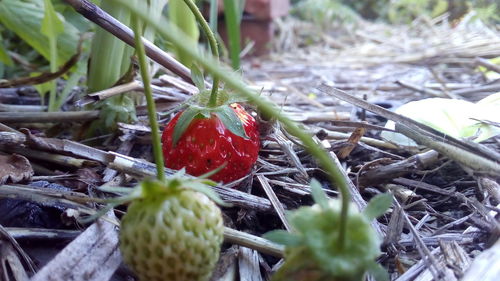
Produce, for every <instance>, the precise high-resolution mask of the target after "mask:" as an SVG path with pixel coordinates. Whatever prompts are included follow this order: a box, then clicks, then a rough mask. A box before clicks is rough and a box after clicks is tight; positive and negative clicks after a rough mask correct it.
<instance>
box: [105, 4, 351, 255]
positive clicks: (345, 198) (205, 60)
mask: <svg viewBox="0 0 500 281" xmlns="http://www.w3.org/2000/svg"><path fill="white" fill-rule="evenodd" d="M113 1H116V2H119V3H121V4H122V5H124V6H125V7H128V8H129V9H131V10H132V12H133V13H134V14H135V15H137V16H138V17H139V18H140V19H142V20H143V21H144V22H146V23H147V24H149V25H151V26H152V27H154V28H155V29H157V30H158V32H159V33H160V34H161V35H162V36H164V37H165V38H166V39H168V40H169V41H170V42H172V44H175V45H176V46H178V47H179V49H181V50H183V51H185V52H186V53H187V54H188V55H189V56H191V57H192V58H193V59H194V60H196V61H197V62H198V63H199V64H201V65H202V66H203V67H204V68H205V69H206V70H208V71H209V72H210V73H212V74H213V75H214V76H218V77H221V80H222V81H224V82H225V83H226V85H227V86H229V87H231V88H232V89H235V90H238V92H239V93H240V94H241V95H242V96H244V97H245V98H247V99H248V101H249V102H250V103H252V104H253V105H256V106H258V107H259V109H260V110H261V111H262V112H263V113H264V114H265V115H267V116H273V117H275V118H276V119H277V120H278V121H280V122H281V123H282V124H284V125H285V127H286V129H287V130H288V132H289V133H290V134H292V135H294V136H295V137H297V138H298V139H300V140H301V141H302V143H303V144H304V146H305V147H306V150H307V151H308V152H309V153H310V154H311V155H312V156H314V158H316V159H317V160H318V163H319V165H320V166H321V167H322V168H323V169H324V170H325V173H326V174H327V175H328V178H329V179H330V181H331V182H332V184H333V185H334V186H335V187H337V188H338V189H339V191H340V193H341V199H342V208H341V214H340V225H339V233H340V234H339V237H338V239H339V240H338V245H339V247H340V248H343V247H344V245H345V240H346V229H347V227H346V226H347V214H348V210H349V201H350V194H349V189H348V182H347V179H345V178H344V176H343V174H342V170H341V169H342V167H340V166H337V165H336V164H335V163H334V162H333V161H332V159H331V158H330V156H329V155H328V153H327V152H326V151H325V150H324V149H323V148H322V147H320V146H319V145H318V144H316V143H315V142H314V141H313V139H312V138H311V136H310V135H309V134H307V133H306V132H305V131H304V130H302V129H301V128H300V127H299V126H298V125H297V124H296V123H295V122H294V121H292V120H291V119H290V118H288V117H287V116H285V115H284V114H282V113H281V111H280V110H279V109H278V108H277V107H276V105H274V104H272V103H271V102H269V101H267V100H266V99H264V98H262V97H260V96H259V95H258V94H257V93H255V92H254V91H252V90H250V89H249V88H248V87H247V86H246V85H245V84H244V83H243V81H242V80H241V78H240V77H238V76H237V75H236V74H235V73H233V72H230V71H227V70H224V69H223V68H222V67H221V66H220V64H219V63H218V60H216V59H215V58H213V57H210V56H204V55H202V54H200V53H199V52H198V51H197V50H193V49H191V48H189V46H187V45H186V44H185V41H186V40H188V39H187V38H186V37H185V36H183V35H182V34H181V33H180V32H179V31H178V29H177V28H176V27H175V26H173V25H172V24H169V23H168V22H162V24H161V25H160V24H159V23H157V22H155V21H153V20H151V19H150V18H149V17H148V16H147V14H146V13H144V12H143V11H141V10H139V9H135V7H133V6H132V5H130V4H129V3H128V2H127V1H125V0H113Z"/></svg>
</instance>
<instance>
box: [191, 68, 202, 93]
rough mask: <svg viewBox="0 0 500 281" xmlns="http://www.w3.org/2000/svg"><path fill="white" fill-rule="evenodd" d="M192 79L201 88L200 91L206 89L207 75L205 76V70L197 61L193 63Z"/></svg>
mask: <svg viewBox="0 0 500 281" xmlns="http://www.w3.org/2000/svg"><path fill="white" fill-rule="evenodd" d="M191 79H192V80H193V82H194V84H195V85H196V87H197V88H198V90H200V92H202V91H205V90H206V87H205V77H203V72H202V70H201V68H200V67H199V66H198V65H197V64H196V63H193V64H192V65H191Z"/></svg>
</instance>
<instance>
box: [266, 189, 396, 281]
mask: <svg viewBox="0 0 500 281" xmlns="http://www.w3.org/2000/svg"><path fill="white" fill-rule="evenodd" d="M311 189H312V193H313V197H314V199H315V201H316V203H317V204H315V205H313V206H307V207H301V208H299V209H297V210H294V211H292V212H290V213H288V216H287V217H288V220H289V222H290V224H291V225H292V228H293V231H292V232H286V231H284V230H276V231H273V232H270V233H268V234H266V236H267V238H269V239H271V240H273V241H275V242H277V243H279V244H283V245H285V246H286V247H285V263H284V264H283V265H282V266H281V268H280V269H279V270H278V271H277V272H276V273H275V274H274V276H273V278H272V280H273V281H306V280H307V281H323V280H334V281H361V280H364V277H365V273H366V272H370V273H371V274H372V275H374V277H375V278H376V279H377V280H387V279H388V275H387V273H386V272H385V271H384V270H383V268H382V267H381V266H380V265H378V264H377V263H376V262H375V259H376V258H377V256H378V255H379V254H380V250H379V246H380V239H379V237H378V236H377V234H376V233H375V231H374V230H373V229H372V228H371V226H370V220H372V219H374V218H375V217H377V216H379V215H381V214H383V213H384V212H385V211H386V210H387V208H388V207H389V206H390V204H391V201H392V197H391V196H390V195H388V194H384V195H381V196H377V197H376V198H374V199H373V200H372V201H371V202H370V203H369V204H368V207H367V208H366V209H365V210H364V211H363V212H359V211H358V210H357V209H356V207H355V206H354V205H352V206H350V208H349V212H348V214H347V225H346V236H345V237H346V239H345V241H344V244H343V245H342V246H341V245H339V243H338V242H339V235H340V232H339V231H340V228H339V225H340V219H341V215H340V214H341V201H340V200H339V199H328V198H327V197H326V194H325V193H324V191H323V190H322V189H321V185H320V184H319V182H317V181H316V180H313V181H312V182H311Z"/></svg>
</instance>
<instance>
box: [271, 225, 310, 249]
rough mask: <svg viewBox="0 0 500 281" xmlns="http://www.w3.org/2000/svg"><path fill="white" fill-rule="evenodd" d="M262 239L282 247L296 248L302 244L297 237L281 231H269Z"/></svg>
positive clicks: (300, 239)
mask: <svg viewBox="0 0 500 281" xmlns="http://www.w3.org/2000/svg"><path fill="white" fill-rule="evenodd" d="M262 237H263V238H265V239H267V240H270V241H272V242H274V243H277V244H281V245H284V246H292V247H296V246H300V245H302V244H303V243H304V242H303V240H302V238H301V237H300V236H299V235H297V234H293V233H290V232H287V231H285V230H282V229H279V230H273V231H269V232H267V233H266V234H264V235H263V236H262Z"/></svg>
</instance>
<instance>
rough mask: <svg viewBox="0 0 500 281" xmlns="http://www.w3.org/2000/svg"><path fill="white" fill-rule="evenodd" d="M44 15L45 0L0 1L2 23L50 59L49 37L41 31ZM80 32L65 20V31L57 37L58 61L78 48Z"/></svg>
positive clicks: (61, 61)
mask: <svg viewBox="0 0 500 281" xmlns="http://www.w3.org/2000/svg"><path fill="white" fill-rule="evenodd" d="M43 17H44V9H43V1H42V0H30V1H18V0H2V1H0V23H2V24H3V25H5V27H6V28H8V29H9V30H11V31H13V32H14V33H16V35H18V36H19V37H20V38H21V39H23V40H24V41H25V42H26V43H28V44H29V45H30V46H31V47H32V48H34V49H35V50H36V51H37V52H38V53H40V54H41V55H42V56H43V57H45V58H46V59H47V60H50V47H49V42H48V40H47V37H46V36H45V35H43V34H42V33H41V32H40V26H41V25H42V20H43ZM78 39H79V32H78V29H77V28H76V27H74V26H73V25H71V24H70V23H68V22H64V33H63V34H61V35H60V36H58V38H57V46H58V47H57V56H58V58H57V63H58V65H61V64H63V63H64V62H66V61H67V60H68V59H69V58H70V57H71V56H72V55H73V54H74V53H75V50H76V46H77V44H78Z"/></svg>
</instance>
